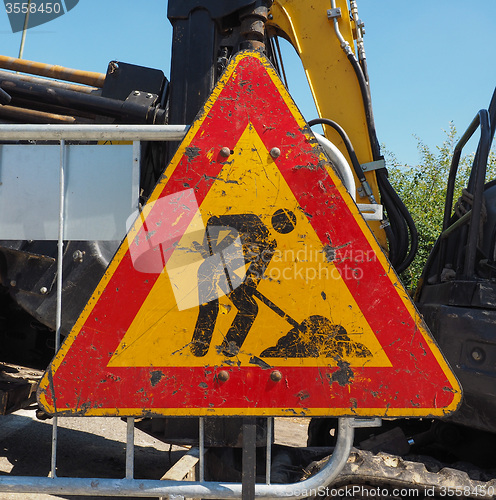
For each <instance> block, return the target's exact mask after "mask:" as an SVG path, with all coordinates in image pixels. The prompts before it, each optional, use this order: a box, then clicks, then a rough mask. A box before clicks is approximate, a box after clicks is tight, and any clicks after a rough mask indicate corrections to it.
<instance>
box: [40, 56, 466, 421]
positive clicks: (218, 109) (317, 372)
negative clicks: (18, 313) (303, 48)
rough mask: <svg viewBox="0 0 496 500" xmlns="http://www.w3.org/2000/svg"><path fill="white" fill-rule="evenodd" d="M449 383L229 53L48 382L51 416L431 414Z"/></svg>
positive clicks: (386, 280)
mask: <svg viewBox="0 0 496 500" xmlns="http://www.w3.org/2000/svg"><path fill="white" fill-rule="evenodd" d="M460 397H461V391H460V387H459V385H458V382H457V380H456V379H455V377H454V375H453V374H452V372H451V370H450V369H449V367H448V365H447V363H446V361H445V360H444V358H443V356H442V354H441V353H440V351H439V350H438V348H437V346H436V345H435V343H434V341H433V340H432V338H431V337H430V334H429V333H428V332H427V331H426V328H425V326H424V325H423V323H422V321H421V319H420V317H419V315H418V313H417V312H416V310H415V308H414V306H413V304H412V302H411V301H410V299H409V297H408V295H407V293H406V292H405V290H404V289H403V287H402V285H401V284H400V282H399V281H398V278H397V277H396V275H395V274H394V272H393V270H392V269H391V266H390V265H389V263H388V261H387V259H386V257H385V256H384V254H383V253H382V251H381V250H380V248H379V246H378V244H377V242H376V241H375V239H374V237H373V235H372V233H371V232H370V230H369V229H368V227H367V224H366V223H365V221H364V220H363V218H362V216H361V215H360V213H359V211H358V209H357V206H356V205H355V203H354V201H353V200H352V198H351V197H350V196H349V194H348V193H347V191H346V189H345V188H344V187H343V184H342V183H341V181H340V179H339V177H338V176H337V175H336V173H335V172H334V170H333V168H332V166H331V165H330V164H329V161H328V160H327V158H326V156H325V155H324V153H323V152H322V151H321V149H320V147H319V146H318V144H317V142H316V139H315V137H314V136H313V135H312V133H311V131H310V130H309V128H308V126H307V125H306V123H305V121H304V119H303V118H302V116H301V115H300V113H299V111H298V109H297V108H296V106H295V104H294V103H293V101H292V100H291V98H290V96H289V95H288V93H287V91H286V89H285V88H284V86H283V84H282V83H281V81H280V79H279V78H278V76H277V74H276V73H275V71H274V70H273V69H272V67H271V66H270V64H269V63H268V62H267V61H266V59H265V58H264V57H263V56H262V55H260V54H258V53H255V52H243V53H240V54H238V55H237V56H236V57H235V59H234V60H233V62H232V63H231V64H230V66H229V67H228V69H227V70H226V72H225V74H224V75H223V77H222V78H221V80H220V81H219V83H218V85H217V87H216V88H215V90H214V92H213V94H212V96H211V98H210V99H209V101H208V102H207V103H206V105H205V108H204V109H203V110H202V112H201V113H200V114H199V116H198V118H197V119H196V121H195V122H194V124H193V125H192V127H191V129H190V130H189V132H188V134H187V136H186V138H185V139H184V141H183V143H182V145H181V146H180V148H179V149H178V151H177V153H176V155H175V157H174V158H173V160H172V162H171V164H170V165H169V166H168V167H167V169H166V170H165V173H164V175H163V177H162V179H161V180H160V181H159V183H158V184H157V187H156V188H155V190H154V192H153V194H152V195H151V197H150V200H149V201H148V203H147V204H146V205H145V206H144V208H143V210H142V211H141V212H140V213H139V214H136V217H135V221H133V223H132V225H131V227H130V230H129V233H128V235H127V238H126V239H125V240H124V241H123V243H122V245H121V247H120V249H119V250H118V252H117V253H116V255H115V257H114V259H113V261H112V262H111V264H110V266H109V268H108V269H107V271H106V273H105V275H104V277H103V279H102V280H101V282H100V284H99V285H98V287H97V289H96V290H95V292H94V294H93V296H92V298H91V299H90V301H89V302H88V304H87V306H86V308H85V309H84V311H83V312H82V314H81V316H80V318H79V319H78V320H77V322H76V324H75V326H74V328H73V330H72V332H71V333H70V335H69V337H68V338H67V340H66V341H65V343H64V344H63V346H62V348H61V350H60V351H59V353H58V354H57V355H56V357H55V358H54V360H53V362H52V364H51V366H50V367H49V369H48V370H47V373H46V374H45V376H44V378H43V380H42V382H41V386H40V390H39V401H40V403H41V404H42V406H43V407H44V408H45V409H46V410H47V411H48V412H50V413H57V414H62V415H66V414H67V415H70V414H77V415H82V414H86V415H122V416H138V415H262V416H263V415H335V416H347V415H363V416H424V415H443V414H446V413H448V412H450V411H453V410H454V409H456V407H457V406H458V404H459V401H460Z"/></svg>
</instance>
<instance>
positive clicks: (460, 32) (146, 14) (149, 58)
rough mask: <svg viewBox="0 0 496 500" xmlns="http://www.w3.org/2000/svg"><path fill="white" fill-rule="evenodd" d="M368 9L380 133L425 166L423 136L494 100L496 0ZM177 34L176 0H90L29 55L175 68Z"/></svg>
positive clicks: (11, 45) (92, 65) (460, 124)
mask: <svg viewBox="0 0 496 500" xmlns="http://www.w3.org/2000/svg"><path fill="white" fill-rule="evenodd" d="M2 7H3V6H2ZM358 7H359V13H360V17H361V18H362V19H363V20H364V22H365V27H366V35H365V44H366V45H365V48H366V52H367V60H368V67H369V73H370V79H371V88H372V98H373V105H374V114H375V118H376V125H377V132H378V136H379V140H380V142H382V143H384V144H385V145H386V147H387V148H388V149H389V150H391V151H392V152H394V153H395V154H396V156H397V157H398V158H399V160H400V161H402V162H404V163H409V164H417V163H418V162H419V156H418V154H417V141H416V139H415V138H414V137H413V136H414V135H417V136H419V137H420V138H421V139H422V140H423V141H424V142H425V143H426V144H427V145H429V146H431V147H435V146H436V145H438V144H440V143H442V141H443V139H444V137H445V134H444V132H443V130H446V129H448V128H449V123H450V121H453V122H454V124H455V126H456V127H457V129H458V130H459V132H460V133H461V132H462V131H463V130H464V129H465V128H466V127H467V126H468V124H469V123H470V121H471V120H472V118H473V116H474V115H475V114H476V112H477V110H478V109H480V108H483V107H487V105H488V103H489V100H490V97H491V94H492V92H493V89H494V87H495V85H496V58H495V47H494V33H495V32H496V0H478V1H477V2H466V1H463V0H435V1H433V0H417V1H416V2H413V1H407V0H376V1H371V0H359V3H358ZM20 40H21V34H20V33H15V34H13V33H12V32H11V30H10V25H9V22H8V18H7V15H6V13H5V12H4V10H3V8H2V11H1V12H0V46H1V53H2V54H4V55H7V56H13V57H17V54H18V51H19V45H20ZM170 40H171V29H170V25H169V22H168V20H167V1H166V0H141V1H140V2H136V1H130V0H80V1H79V4H78V5H77V6H76V7H75V8H74V9H73V10H71V11H70V12H68V13H67V14H66V15H64V16H62V17H60V18H58V19H55V20H54V21H51V22H49V23H47V24H44V25H42V26H39V27H35V28H32V29H30V30H28V34H27V38H26V44H25V49H24V57H25V58H26V59H31V60H35V61H40V62H46V63H50V64H60V65H63V66H68V67H73V68H77V69H83V70H90V71H99V72H102V73H104V72H105V71H106V67H107V64H108V62H109V61H110V60H112V59H116V60H120V61H125V62H129V63H134V64H140V65H143V66H151V67H156V68H159V69H162V70H163V71H164V73H165V74H166V75H167V76H168V74H169V68H170V45H171V42H170ZM290 60H291V59H290ZM287 69H288V70H289V78H290V92H291V94H292V95H293V97H294V99H295V101H296V102H297V104H298V105H299V107H300V109H301V111H302V113H303V115H304V116H305V118H307V119H312V118H314V117H315V111H314V108H313V106H312V104H311V102H310V98H309V95H308V91H307V89H306V85H305V82H304V81H303V78H302V75H301V72H299V71H298V68H297V67H296V65H295V64H287Z"/></svg>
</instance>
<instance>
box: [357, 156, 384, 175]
mask: <svg viewBox="0 0 496 500" xmlns="http://www.w3.org/2000/svg"><path fill="white" fill-rule="evenodd" d="M361 167H362V170H363V171H364V172H372V170H380V169H381V168H386V161H385V160H384V159H381V160H376V161H371V162H369V163H362V165H361Z"/></svg>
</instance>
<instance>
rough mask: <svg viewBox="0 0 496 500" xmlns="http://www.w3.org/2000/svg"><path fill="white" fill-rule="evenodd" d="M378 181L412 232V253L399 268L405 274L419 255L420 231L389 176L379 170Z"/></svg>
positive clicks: (410, 252) (399, 271)
mask: <svg viewBox="0 0 496 500" xmlns="http://www.w3.org/2000/svg"><path fill="white" fill-rule="evenodd" d="M377 179H378V182H379V188H380V189H381V191H382V190H385V191H387V192H388V193H389V194H390V195H391V197H392V198H393V200H392V201H393V203H394V204H395V205H396V206H397V207H398V210H399V211H400V213H401V215H402V216H403V218H404V220H405V222H406V224H407V226H408V230H409V232H410V251H409V252H408V254H407V256H406V257H405V259H404V260H403V262H401V263H400V264H399V265H398V266H397V269H396V270H397V272H398V273H401V272H403V271H404V270H405V269H406V268H407V267H408V266H409V265H410V264H411V263H412V262H413V259H414V258H415V254H416V253H417V249H418V231H417V227H416V226H415V222H414V220H413V218H412V216H411V214H410V212H409V211H408V209H407V208H406V206H405V204H404V203H403V201H402V200H401V198H400V197H399V196H398V193H397V192H396V191H395V190H394V189H393V187H392V186H391V184H390V182H389V179H388V178H387V174H386V172H385V171H384V172H383V171H381V170H378V171H377Z"/></svg>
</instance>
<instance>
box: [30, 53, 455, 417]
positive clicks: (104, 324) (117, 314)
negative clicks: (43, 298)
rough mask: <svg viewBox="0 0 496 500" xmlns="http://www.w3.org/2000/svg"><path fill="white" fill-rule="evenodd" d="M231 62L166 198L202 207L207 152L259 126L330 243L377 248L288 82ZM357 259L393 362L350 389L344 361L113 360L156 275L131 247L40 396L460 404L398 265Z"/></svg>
mask: <svg viewBox="0 0 496 500" xmlns="http://www.w3.org/2000/svg"><path fill="white" fill-rule="evenodd" d="M232 64H234V65H235V69H233V68H232V67H231V69H229V68H228V70H227V75H228V76H226V77H224V79H223V81H221V83H220V86H219V87H218V90H217V94H218V95H217V97H216V99H215V101H214V102H211V103H207V107H206V109H205V110H204V112H203V113H202V114H201V115H200V117H199V118H198V120H200V123H201V125H200V128H199V129H198V130H196V133H194V135H193V136H191V132H190V134H189V135H188V136H187V138H186V139H185V142H184V144H187V145H188V147H190V148H198V149H197V150H196V149H195V151H199V152H200V154H198V155H196V156H195V155H186V154H183V155H182V156H181V157H180V159H179V160H178V164H177V167H176V168H175V169H174V170H173V172H171V170H172V169H171V166H169V167H168V169H167V170H166V173H165V176H164V179H163V180H162V181H161V182H160V183H159V185H158V186H157V188H156V189H158V190H160V194H159V198H161V197H164V196H167V195H171V194H174V193H176V192H179V191H183V190H184V189H187V188H193V189H194V190H195V194H196V198H197V202H198V205H199V206H201V203H202V201H203V199H204V198H205V196H206V195H207V193H208V191H209V189H210V187H211V186H212V184H213V182H214V179H215V177H216V176H217V175H218V174H219V172H220V170H221V168H222V167H223V165H222V164H221V162H220V161H212V160H211V159H209V158H208V157H207V156H206V152H207V151H209V150H212V148H213V150H214V151H219V150H220V148H222V147H224V146H227V147H229V148H234V146H235V145H236V143H237V141H238V140H239V138H240V136H241V134H242V132H243V131H244V130H245V128H246V126H247V124H248V122H251V123H252V124H253V126H254V127H255V129H256V131H257V133H258V134H259V136H260V137H261V139H262V141H263V143H264V144H265V146H266V148H267V150H269V151H270V150H271V148H272V147H275V146H276V147H278V148H280V149H281V150H283V151H287V150H288V148H290V149H291V150H292V151H294V155H293V156H292V157H291V158H289V159H287V158H286V157H285V155H281V156H280V157H279V158H278V159H277V160H276V164H277V167H278V168H279V170H280V172H281V174H282V175H283V176H284V178H285V179H286V182H287V183H288V185H289V186H290V188H291V190H292V192H293V194H294V195H295V197H296V199H297V200H298V202H299V204H300V206H301V207H302V209H303V210H304V212H305V213H306V214H307V216H308V219H309V221H310V223H311V225H312V227H313V228H314V230H315V232H316V233H317V235H318V236H319V238H320V239H321V241H322V243H323V244H324V245H325V244H328V243H329V241H331V242H332V246H333V247H334V248H337V247H341V246H343V247H345V248H346V249H347V250H348V251H350V253H349V255H353V254H354V251H355V254H358V252H356V250H362V252H361V255H370V253H367V252H369V251H370V250H372V247H371V244H370V242H369V240H368V239H367V237H366V236H365V234H364V232H363V227H364V225H363V224H359V222H358V220H357V219H356V217H360V216H357V215H356V214H357V212H356V209H355V208H354V205H353V202H351V198H349V197H348V196H347V195H346V194H343V195H342V194H341V192H340V191H339V189H338V186H337V185H336V184H337V183H335V182H334V181H333V178H332V177H331V176H330V175H329V173H328V172H327V170H326V168H325V167H324V165H323V164H322V155H321V152H320V150H319V149H318V147H317V146H316V141H315V139H314V138H313V135H312V134H311V133H309V132H308V130H305V129H302V127H301V126H300V125H299V124H298V120H297V119H296V116H297V115H296V113H297V111H296V108H295V109H294V110H292V109H290V108H289V107H288V104H287V101H285V98H284V97H283V95H282V94H283V93H284V90H281V89H282V84H279V82H278V80H277V77H276V76H275V73H274V72H273V70H272V69H271V68H270V67H269V66H268V63H266V62H265V60H264V59H263V58H261V56H259V55H257V54H254V53H244V54H241V55H238V56H237V57H236V59H235V61H234V63H232ZM276 83H277V84H276ZM287 99H288V96H286V100H287ZM197 123H198V122H197ZM192 130H193V132H194V130H195V125H193V127H192ZM184 144H183V146H182V148H183V149H182V151H183V152H184V147H185V146H184ZM180 151H181V148H180ZM176 161H177V159H176ZM173 163H174V160H173ZM169 175H170V178H168V176H169ZM340 189H343V188H342V186H341V188H340ZM350 207H351V208H352V210H351V211H350ZM152 210H153V209H152ZM369 238H370V236H369ZM377 248H378V246H377ZM377 248H376V249H375V250H377ZM117 255H119V252H118V254H117ZM335 265H336V267H338V268H340V266H344V265H347V266H349V265H350V262H349V261H342V262H340V261H339V260H337V261H336V262H335ZM359 265H360V268H361V269H362V271H363V278H362V279H360V280H356V279H350V280H348V281H346V284H347V286H348V288H349V290H350V292H351V294H352V295H353V297H354V299H355V301H356V303H357V305H358V306H359V308H360V309H361V311H362V313H363V314H364V316H365V318H366V319H367V321H368V323H369V325H370V327H371V329H372V331H373V332H374V333H375V335H376V336H377V338H378V340H379V342H380V343H381V345H382V346H383V349H384V351H385V353H386V355H387V356H388V358H389V359H390V360H391V362H392V364H393V365H394V366H393V367H392V368H376V367H374V368H372V367H371V368H368V367H366V366H365V367H363V368H355V367H353V368H352V369H350V370H351V372H352V374H351V377H349V378H348V383H345V384H343V385H340V382H339V381H340V380H341V382H342V379H341V378H340V377H336V376H334V377H333V374H335V373H336V371H337V370H339V369H341V368H336V367H325V368H322V367H315V368H311V367H291V368H288V367H280V368H279V370H280V371H281V372H282V373H283V375H284V378H285V381H286V383H284V384H280V383H279V384H278V383H274V382H271V381H270V379H269V373H268V371H267V370H263V369H262V368H260V367H258V366H254V367H236V368H232V370H234V371H235V374H233V375H232V376H231V378H230V380H229V384H228V385H227V384H224V385H222V384H221V383H220V382H219V381H218V380H217V378H216V372H217V371H218V369H220V367H217V368H215V369H214V368H212V367H205V368H203V367H201V368H191V367H172V368H171V367H166V368H160V367H138V368H137V367H130V368H108V367H107V364H108V362H109V360H110V358H111V357H112V355H113V353H114V351H115V350H116V348H117V346H118V345H119V343H120V342H121V340H122V338H123V337H124V335H125V333H126V331H127V330H128V328H129V325H130V324H131V322H132V321H133V319H134V317H135V316H136V314H137V313H138V311H139V309H140V307H141V304H142V303H143V302H144V300H145V298H146V297H147V295H148V293H149V292H150V290H151V288H152V287H153V285H154V283H155V281H156V278H157V277H156V276H153V275H149V274H147V275H144V274H142V273H138V272H136V271H135V270H134V269H133V265H132V262H131V258H130V255H129V251H127V252H126V253H125V254H124V255H123V256H122V259H121V261H120V262H119V263H118V265H117V267H116V269H115V271H114V273H113V274H112V275H111V277H110V279H109V281H108V283H107V284H106V287H105V288H104V289H103V291H102V292H101V295H94V297H93V298H92V299H91V301H90V304H93V303H94V307H93V309H92V311H91V313H90V314H89V316H88V318H87V319H86V321H85V323H84V326H83V327H82V328H81V329H80V331H79V332H73V333H72V334H71V337H69V339H68V341H67V345H64V346H63V349H62V350H61V352H60V353H59V355H58V357H56V358H55V360H54V362H53V364H52V366H51V368H50V369H49V370H48V371H47V374H46V375H45V377H44V379H43V381H42V384H41V390H40V394H39V395H40V402H41V403H42V405H43V406H45V408H46V409H47V410H48V411H52V412H53V411H56V412H58V413H59V414H91V415H129V416H132V415H141V414H144V415H149V414H166V415H186V414H187V415H193V414H197V415H201V414H215V415H236V414H258V415H283V414H288V411H292V412H296V413H298V414H304V415H339V416H344V415H357V414H358V415H370V416H380V415H388V416H410V415H416V416H422V415H431V414H432V415H440V414H442V413H443V412H445V411H447V410H448V409H450V410H452V409H455V407H456V406H457V404H458V402H459V400H460V394H459V392H460V389H459V387H458V385H457V382H456V379H455V378H454V376H453V375H452V374H451V372H450V370H449V368H448V366H447V365H446V364H445V362H444V360H443V358H442V356H441V355H440V353H439V352H437V347H436V346H435V345H434V344H433V343H432V341H431V340H430V339H428V338H427V337H426V335H425V333H423V332H422V331H421V330H420V329H419V327H420V326H419V325H420V324H419V321H420V320H419V318H418V317H412V314H411V311H409V310H408V308H407V307H406V306H405V303H404V301H403V300H402V298H401V296H400V294H403V295H406V293H405V292H404V290H403V289H402V288H401V289H398V288H397V287H396V284H395V283H393V282H392V281H391V279H390V276H389V275H388V273H389V272H390V271H389V270H386V269H384V267H383V265H382V264H381V262H380V261H379V260H378V259H376V258H372V259H369V260H364V261H361V262H360V263H359ZM343 276H345V274H343ZM105 279H106V278H104V280H105ZM97 290H98V289H97ZM274 369H278V367H274ZM156 372H159V373H160V377H159V381H158V383H157V378H156V377H155V378H153V375H154V373H156ZM348 375H349V372H348ZM246 380H250V383H249V384H246ZM205 384H206V385H205Z"/></svg>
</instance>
